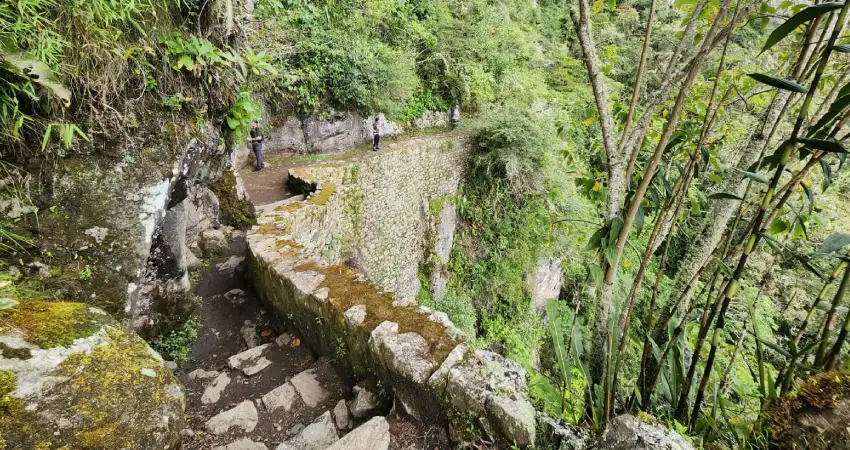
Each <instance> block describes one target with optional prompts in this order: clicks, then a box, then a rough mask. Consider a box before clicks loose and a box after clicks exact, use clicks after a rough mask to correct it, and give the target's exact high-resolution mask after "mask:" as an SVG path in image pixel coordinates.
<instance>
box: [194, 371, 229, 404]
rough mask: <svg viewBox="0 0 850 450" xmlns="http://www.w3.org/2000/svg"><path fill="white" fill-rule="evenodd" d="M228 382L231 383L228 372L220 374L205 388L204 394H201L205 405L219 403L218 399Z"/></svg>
mask: <svg viewBox="0 0 850 450" xmlns="http://www.w3.org/2000/svg"><path fill="white" fill-rule="evenodd" d="M228 384H230V377H229V376H228V375H227V372H222V373H220V374H218V376H217V377H215V379H214V380H212V382H210V383H209V384H208V385H207V387H205V388H204V394H203V395H202V396H201V403H203V404H205V405H209V404H212V403H218V400H219V399H220V398H221V393H222V391H224V388H226V387H227V385H228Z"/></svg>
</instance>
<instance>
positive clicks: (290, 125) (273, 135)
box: [263, 116, 307, 153]
mask: <svg viewBox="0 0 850 450" xmlns="http://www.w3.org/2000/svg"><path fill="white" fill-rule="evenodd" d="M263 135H264V136H265V137H266V141H265V143H264V144H263V151H264V152H268V153H275V152H293V153H305V152H306V151H307V142H306V141H305V140H304V130H303V129H302V126H301V121H300V120H298V118H297V117H295V116H286V117H283V118H281V119H277V120H275V121H274V122H272V123H271V128H270V129H268V130H267V131H266V132H264V133H263Z"/></svg>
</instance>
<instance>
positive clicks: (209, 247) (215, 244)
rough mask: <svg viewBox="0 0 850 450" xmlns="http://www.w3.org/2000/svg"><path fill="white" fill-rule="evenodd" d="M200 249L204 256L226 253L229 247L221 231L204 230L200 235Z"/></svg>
mask: <svg viewBox="0 0 850 450" xmlns="http://www.w3.org/2000/svg"><path fill="white" fill-rule="evenodd" d="M200 244H201V249H202V250H203V251H204V255H205V256H209V255H215V254H217V253H222V252H226V251H227V249H228V248H229V247H230V245H229V244H228V243H227V238H226V237H224V233H222V232H221V230H215V229H211V230H205V231H203V232H202V233H201V242H200Z"/></svg>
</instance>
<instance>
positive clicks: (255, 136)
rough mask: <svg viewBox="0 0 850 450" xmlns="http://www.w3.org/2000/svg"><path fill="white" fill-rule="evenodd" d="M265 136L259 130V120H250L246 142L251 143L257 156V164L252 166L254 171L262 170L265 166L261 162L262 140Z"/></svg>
mask: <svg viewBox="0 0 850 450" xmlns="http://www.w3.org/2000/svg"><path fill="white" fill-rule="evenodd" d="M264 139H265V137H264V136H263V132H262V131H260V122H258V121H256V120H254V121H252V122H251V137H249V138H248V143H249V144H250V145H251V149H253V150H254V156H256V157H257V166H256V167H254V172H259V171H261V170H263V167H266V165H265V164H263V140H264Z"/></svg>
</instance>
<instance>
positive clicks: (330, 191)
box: [307, 182, 336, 206]
mask: <svg viewBox="0 0 850 450" xmlns="http://www.w3.org/2000/svg"><path fill="white" fill-rule="evenodd" d="M334 193H336V186H334V185H333V183H327V182H326V183H325V184H324V187H322V190H321V191H319V193H317V194H316V195H312V196H310V198H309V199H307V201H309V202H310V203H313V204H315V205H319V206H321V205H324V204H327V203H328V200H329V199H330V198H331V196H332V195H334Z"/></svg>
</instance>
